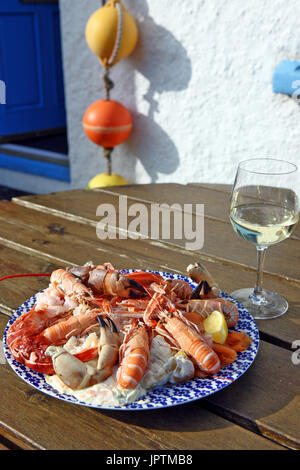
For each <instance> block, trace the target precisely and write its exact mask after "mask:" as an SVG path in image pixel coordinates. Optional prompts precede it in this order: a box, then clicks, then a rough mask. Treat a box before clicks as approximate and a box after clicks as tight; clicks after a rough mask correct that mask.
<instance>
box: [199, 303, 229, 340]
mask: <svg viewBox="0 0 300 470" xmlns="http://www.w3.org/2000/svg"><path fill="white" fill-rule="evenodd" d="M203 326H204V329H205V331H206V333H208V334H209V335H211V337H212V339H213V341H214V342H215V343H219V344H224V343H225V341H226V339H227V336H228V328H227V323H226V320H225V317H224V315H223V313H221V312H219V311H218V310H214V311H213V312H212V313H211V314H210V315H209V316H208V317H207V318H205V320H204V322H203Z"/></svg>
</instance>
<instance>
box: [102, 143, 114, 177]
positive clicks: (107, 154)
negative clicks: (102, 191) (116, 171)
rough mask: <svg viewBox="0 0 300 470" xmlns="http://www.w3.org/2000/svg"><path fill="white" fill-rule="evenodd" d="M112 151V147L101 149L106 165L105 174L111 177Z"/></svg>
mask: <svg viewBox="0 0 300 470" xmlns="http://www.w3.org/2000/svg"><path fill="white" fill-rule="evenodd" d="M112 151H113V148H112V147H104V148H103V157H105V158H106V165H107V174H108V175H111V153H112Z"/></svg>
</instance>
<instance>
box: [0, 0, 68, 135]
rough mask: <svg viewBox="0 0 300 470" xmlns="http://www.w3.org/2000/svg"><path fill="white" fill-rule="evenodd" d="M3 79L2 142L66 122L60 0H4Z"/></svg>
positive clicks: (0, 21)
mask: <svg viewBox="0 0 300 470" xmlns="http://www.w3.org/2000/svg"><path fill="white" fill-rule="evenodd" d="M0 83H1V84H2V103H3V101H4V100H3V90H4V89H5V95H6V96H5V104H1V103H0V140H9V139H8V138H7V136H11V137H12V138H13V136H15V135H17V134H27V133H28V134H31V133H33V134H35V133H37V132H43V131H45V130H48V131H49V129H57V128H61V127H64V126H65V125H66V115H65V103H64V86H63V70H62V57H61V39H60V25H59V9H58V3H57V2H53V0H52V2H51V1H50V2H47V0H46V1H45V0H44V1H40V2H38V1H34V0H32V1H31V2H30V1H29V0H1V1H0ZM4 136H5V138H3V137H4Z"/></svg>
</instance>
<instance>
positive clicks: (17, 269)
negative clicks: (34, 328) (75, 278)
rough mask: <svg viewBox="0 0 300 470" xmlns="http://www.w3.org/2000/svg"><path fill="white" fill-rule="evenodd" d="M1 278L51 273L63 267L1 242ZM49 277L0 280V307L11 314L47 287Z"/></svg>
mask: <svg viewBox="0 0 300 470" xmlns="http://www.w3.org/2000/svg"><path fill="white" fill-rule="evenodd" d="M0 260H1V261H0V278H2V277H5V276H11V275H14V274H26V273H51V272H52V271H53V270H54V269H58V268H59V267H61V264H60V263H56V264H55V263H51V262H49V261H48V260H47V259H45V258H44V259H41V258H40V257H35V256H33V255H30V254H26V253H22V252H21V251H16V250H14V249H12V248H8V247H7V246H4V245H1V244H0ZM48 284H49V278H48V277H21V278H11V279H5V280H4V281H1V282H0V309H1V310H2V311H3V309H4V310H5V311H6V312H7V313H8V314H11V313H12V312H13V311H14V310H15V309H16V308H18V306H19V305H21V304H22V303H23V302H24V301H25V300H26V299H28V298H29V297H31V296H32V295H34V294H35V293H36V292H39V291H41V290H43V289H45V288H46V287H47V286H48Z"/></svg>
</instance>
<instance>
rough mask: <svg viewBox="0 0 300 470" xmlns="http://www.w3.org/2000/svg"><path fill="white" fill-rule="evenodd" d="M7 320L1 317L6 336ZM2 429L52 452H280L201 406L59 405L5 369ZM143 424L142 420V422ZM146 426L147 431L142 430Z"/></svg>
mask: <svg viewBox="0 0 300 470" xmlns="http://www.w3.org/2000/svg"><path fill="white" fill-rule="evenodd" d="M6 319H7V318H6V317H5V316H3V315H1V314H0V333H1V336H2V333H3V329H4V327H5V323H6ZM0 386H1V389H2V390H5V394H3V396H2V399H1V401H0V416H1V422H0V430H1V433H3V434H6V436H9V439H10V440H11V441H12V442H15V443H17V444H18V445H20V446H21V447H24V448H37V449H47V450H54V449H55V450H56V449H58V450H61V449H67V450H80V449H85V450H88V449H95V450H100V449H103V450H111V449H114V450H123V449H131V450H133V449H134V450H139V449H147V450H162V451H163V450H166V449H173V450H178V449H182V450H184V449H186V450H194V449H249V450H250V449H264V450H272V449H274V450H280V449H283V447H281V446H278V445H277V444H275V443H274V442H272V441H271V440H268V439H265V438H263V437H261V436H258V435H256V434H254V433H253V432H250V431H249V430H246V429H243V428H242V427H240V426H238V425H235V424H232V423H230V422H229V421H227V420H225V419H224V418H221V417H219V416H217V415H215V414H214V413H211V412H209V411H208V410H205V409H203V408H202V407H201V403H199V401H197V402H194V403H190V404H187V405H183V406H179V407H177V408H176V410H170V408H168V409H162V410H160V411H159V413H157V410H156V411H155V410H154V411H150V410H149V411H143V412H142V413H143V416H141V414H140V413H141V412H134V411H130V412H125V411H124V412H117V411H116V412H115V411H99V410H95V409H92V408H86V407H81V406H76V405H72V404H70V403H67V402H63V401H60V400H57V399H55V398H53V397H50V396H48V395H45V394H43V393H41V392H39V391H38V390H36V389H34V388H32V387H31V386H29V385H28V384H27V383H25V382H24V381H22V380H21V379H20V378H19V377H18V376H17V375H16V374H15V373H14V372H13V371H12V369H11V368H10V367H9V365H8V364H4V365H0ZM141 420H142V421H141ZM141 423H142V426H141Z"/></svg>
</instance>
